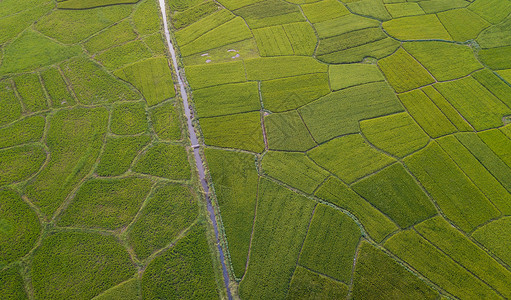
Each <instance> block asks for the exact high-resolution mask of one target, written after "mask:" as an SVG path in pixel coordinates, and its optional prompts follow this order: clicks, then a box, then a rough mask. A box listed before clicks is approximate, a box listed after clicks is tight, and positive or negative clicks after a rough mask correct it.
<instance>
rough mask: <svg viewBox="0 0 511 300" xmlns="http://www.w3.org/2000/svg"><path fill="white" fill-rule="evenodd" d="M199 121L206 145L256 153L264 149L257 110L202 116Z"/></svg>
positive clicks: (259, 116)
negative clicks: (219, 115)
mask: <svg viewBox="0 0 511 300" xmlns="http://www.w3.org/2000/svg"><path fill="white" fill-rule="evenodd" d="M200 123H201V128H202V132H203V134H204V140H205V143H206V145H210V146H218V147H225V148H235V149H243V150H248V151H253V152H258V153H260V152H262V151H263V150H264V140H263V130H262V128H261V115H260V113H259V112H249V113H242V114H236V115H227V116H221V117H212V118H202V119H201V121H200Z"/></svg>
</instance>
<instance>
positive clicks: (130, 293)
mask: <svg viewBox="0 0 511 300" xmlns="http://www.w3.org/2000/svg"><path fill="white" fill-rule="evenodd" d="M139 286H140V282H139V280H138V279H137V278H133V279H129V280H126V281H125V282H123V283H120V284H119V285H116V286H114V287H112V288H111V289H108V290H106V291H105V292H103V293H101V294H99V295H98V296H96V297H94V298H92V299H93V300H124V299H135V298H140V289H139Z"/></svg>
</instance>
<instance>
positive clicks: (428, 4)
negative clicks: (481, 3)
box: [418, 0, 470, 14]
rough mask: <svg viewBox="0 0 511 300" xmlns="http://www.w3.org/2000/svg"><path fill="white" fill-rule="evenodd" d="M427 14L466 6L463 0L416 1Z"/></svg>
mask: <svg viewBox="0 0 511 300" xmlns="http://www.w3.org/2000/svg"><path fill="white" fill-rule="evenodd" d="M418 3H419V5H420V7H421V8H422V9H423V10H424V12H426V13H427V14H430V13H436V12H440V11H445V10H449V9H453V8H462V7H465V6H468V5H469V4H470V3H467V1H465V0H423V1H419V2H418Z"/></svg>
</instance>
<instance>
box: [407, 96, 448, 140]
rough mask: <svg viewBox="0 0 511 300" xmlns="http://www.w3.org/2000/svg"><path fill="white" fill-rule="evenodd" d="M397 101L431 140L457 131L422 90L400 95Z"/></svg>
mask: <svg viewBox="0 0 511 300" xmlns="http://www.w3.org/2000/svg"><path fill="white" fill-rule="evenodd" d="M399 100H401V102H402V103H403V105H404V106H405V107H406V110H407V111H408V113H409V114H410V115H411V116H412V117H413V118H414V119H415V121H416V122H417V123H418V124H419V125H420V126H421V127H422V129H423V130H424V131H425V132H426V133H427V134H428V135H429V136H431V137H432V138H437V137H439V136H443V135H446V134H449V133H453V132H456V131H457V128H456V126H454V125H453V124H452V123H451V121H450V120H449V119H448V118H447V117H446V116H445V115H444V114H443V113H442V111H441V110H440V109H439V108H438V106H436V105H435V103H434V102H433V101H431V99H430V98H429V97H428V96H427V95H426V94H425V93H424V92H423V91H422V90H413V91H411V92H407V93H404V94H400V95H399Z"/></svg>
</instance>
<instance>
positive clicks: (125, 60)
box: [94, 40, 153, 70]
mask: <svg viewBox="0 0 511 300" xmlns="http://www.w3.org/2000/svg"><path fill="white" fill-rule="evenodd" d="M152 55H153V53H152V52H151V50H149V48H147V46H146V45H145V43H144V42H142V41H140V40H135V41H132V42H128V43H126V44H122V45H119V46H115V47H113V48H110V49H108V50H106V51H104V52H102V53H100V54H97V55H96V56H95V57H94V58H95V59H97V60H98V61H99V62H100V63H101V64H102V65H104V66H105V67H106V68H108V69H110V70H115V69H118V68H121V67H123V66H125V65H127V64H130V63H132V62H134V61H138V60H142V59H147V58H149V57H151V56H152Z"/></svg>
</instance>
